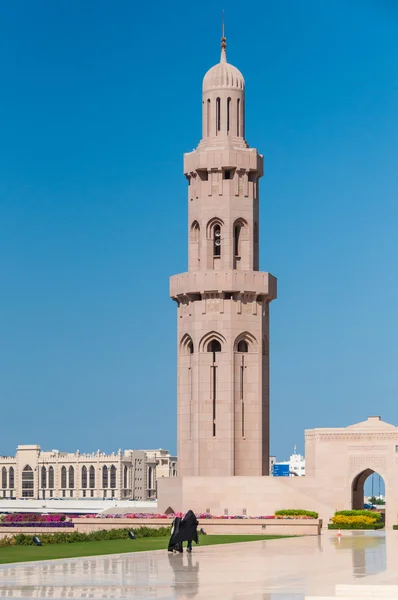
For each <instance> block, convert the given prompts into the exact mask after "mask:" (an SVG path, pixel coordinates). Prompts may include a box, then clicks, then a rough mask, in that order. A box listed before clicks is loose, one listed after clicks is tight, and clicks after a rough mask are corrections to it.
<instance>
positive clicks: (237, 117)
mask: <svg viewBox="0 0 398 600" xmlns="http://www.w3.org/2000/svg"><path fill="white" fill-rule="evenodd" d="M236 135H237V136H238V137H240V98H238V100H237V102H236Z"/></svg>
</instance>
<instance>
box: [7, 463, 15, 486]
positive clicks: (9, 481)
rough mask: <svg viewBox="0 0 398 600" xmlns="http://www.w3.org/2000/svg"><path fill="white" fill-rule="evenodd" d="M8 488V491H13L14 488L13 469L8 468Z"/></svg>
mask: <svg viewBox="0 0 398 600" xmlns="http://www.w3.org/2000/svg"><path fill="white" fill-rule="evenodd" d="M8 484H9V485H8V487H9V488H10V490H13V489H14V486H15V479H14V467H10V471H9V473H8Z"/></svg>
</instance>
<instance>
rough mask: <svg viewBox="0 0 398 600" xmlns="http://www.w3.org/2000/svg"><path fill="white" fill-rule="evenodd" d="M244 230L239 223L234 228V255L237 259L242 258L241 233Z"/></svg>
mask: <svg viewBox="0 0 398 600" xmlns="http://www.w3.org/2000/svg"><path fill="white" fill-rule="evenodd" d="M241 229H242V225H241V223H237V224H236V225H235V227H234V254H235V258H240V231H241Z"/></svg>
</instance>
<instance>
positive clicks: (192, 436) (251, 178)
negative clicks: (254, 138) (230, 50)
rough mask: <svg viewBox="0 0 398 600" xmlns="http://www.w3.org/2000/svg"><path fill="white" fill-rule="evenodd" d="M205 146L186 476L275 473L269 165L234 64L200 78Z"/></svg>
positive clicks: (182, 450) (196, 156)
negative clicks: (266, 267)
mask: <svg viewBox="0 0 398 600" xmlns="http://www.w3.org/2000/svg"><path fill="white" fill-rule="evenodd" d="M202 123H203V128H202V139H201V141H200V143H199V145H198V147H197V148H196V150H194V151H193V152H190V153H188V154H185V156H184V173H185V176H186V178H187V180H188V235H189V248H188V272H186V273H182V274H180V275H175V276H174V277H172V278H171V281H170V295H171V297H172V298H173V300H175V301H176V302H177V305H178V392H177V395H178V425H177V430H178V451H177V453H178V460H179V475H180V476H182V477H185V476H234V475H268V473H269V304H270V302H271V301H272V300H273V299H274V298H276V279H275V278H274V277H273V276H272V275H270V274H269V273H263V272H260V271H259V270H258V269H259V180H260V177H261V176H262V174H263V157H262V156H261V155H260V154H259V153H258V152H257V150H256V149H254V148H250V147H249V146H248V144H247V142H246V140H245V82H244V79H243V76H242V74H241V73H240V71H238V69H237V68H236V67H234V66H232V65H231V64H229V63H228V62H227V58H226V41H225V38H224V37H223V38H222V44H221V57H220V62H219V63H218V64H217V65H215V66H214V67H212V68H211V69H210V70H209V71H208V72H207V73H206V75H205V77H204V80H203V93H202Z"/></svg>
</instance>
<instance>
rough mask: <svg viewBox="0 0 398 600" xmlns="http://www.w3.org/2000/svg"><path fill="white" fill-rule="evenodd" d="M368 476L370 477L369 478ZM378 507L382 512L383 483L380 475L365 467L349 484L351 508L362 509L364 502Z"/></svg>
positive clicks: (383, 498)
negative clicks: (350, 484)
mask: <svg viewBox="0 0 398 600" xmlns="http://www.w3.org/2000/svg"><path fill="white" fill-rule="evenodd" d="M369 478H370V479H369ZM367 503H369V504H371V505H372V506H374V507H376V508H378V507H380V510H381V512H382V513H383V519H384V508H385V484H384V479H383V478H382V476H381V475H379V474H378V473H376V471H373V469H365V470H364V471H361V472H360V473H358V475H356V477H354V479H353V481H352V486H351V508H352V510H362V509H363V508H364V506H365V504H367Z"/></svg>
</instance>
